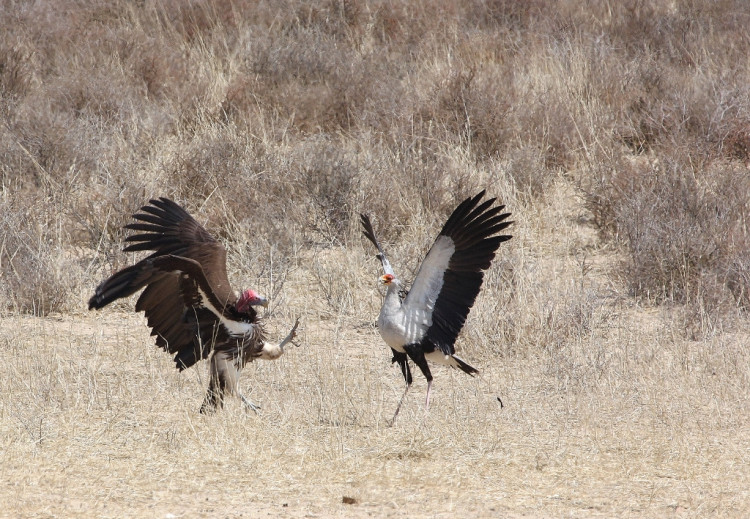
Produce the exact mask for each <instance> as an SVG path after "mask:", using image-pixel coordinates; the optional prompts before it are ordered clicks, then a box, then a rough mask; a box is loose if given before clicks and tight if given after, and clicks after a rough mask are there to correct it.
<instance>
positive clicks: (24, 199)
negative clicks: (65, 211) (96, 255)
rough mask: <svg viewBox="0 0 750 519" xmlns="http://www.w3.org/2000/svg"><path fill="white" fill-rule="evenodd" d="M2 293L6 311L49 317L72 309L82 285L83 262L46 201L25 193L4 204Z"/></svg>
mask: <svg viewBox="0 0 750 519" xmlns="http://www.w3.org/2000/svg"><path fill="white" fill-rule="evenodd" d="M0 215H2V222H1V224H0V270H1V271H2V276H0V294H2V299H3V301H4V304H3V306H2V308H1V310H2V311H8V310H12V311H15V312H23V313H31V314H34V315H46V314H48V313H49V312H54V311H62V310H71V309H73V308H75V307H76V306H77V304H78V301H71V300H70V296H71V294H73V293H76V292H77V290H78V289H79V288H80V286H81V284H82V281H83V280H82V279H81V277H80V276H78V275H76V274H77V272H79V266H80V262H79V261H78V260H77V258H76V257H75V254H74V253H73V251H70V250H69V249H68V248H67V247H66V244H67V243H68V242H69V237H68V236H66V230H65V229H64V228H63V227H62V226H61V222H60V220H59V219H58V218H57V215H56V214H55V209H54V205H53V204H50V200H49V199H45V197H43V196H35V195H32V194H26V195H25V196H18V195H16V196H15V197H13V198H10V197H3V198H2V200H0Z"/></svg>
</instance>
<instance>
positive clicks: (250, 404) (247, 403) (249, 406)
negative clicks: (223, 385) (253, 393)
mask: <svg viewBox="0 0 750 519" xmlns="http://www.w3.org/2000/svg"><path fill="white" fill-rule="evenodd" d="M240 399H242V403H243V404H245V408H247V409H252V410H253V411H255V413H256V414H257V413H259V412H260V406H259V405H258V404H254V403H253V402H251V401H250V400H248V399H247V398H245V395H243V394H242V393H240Z"/></svg>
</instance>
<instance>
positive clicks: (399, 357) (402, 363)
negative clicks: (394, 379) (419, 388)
mask: <svg viewBox="0 0 750 519" xmlns="http://www.w3.org/2000/svg"><path fill="white" fill-rule="evenodd" d="M391 351H392V352H393V358H392V359H391V362H398V365H399V367H400V368H401V373H402V374H403V375H404V380H405V381H406V385H407V386H411V382H412V378H411V369H410V368H409V357H408V356H407V355H406V353H402V352H400V351H396V350H394V349H393V348H391Z"/></svg>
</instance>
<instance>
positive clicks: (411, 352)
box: [404, 344, 432, 382]
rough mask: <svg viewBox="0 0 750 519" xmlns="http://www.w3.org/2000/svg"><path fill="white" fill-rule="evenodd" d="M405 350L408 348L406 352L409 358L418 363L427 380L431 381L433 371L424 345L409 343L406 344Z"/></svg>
mask: <svg viewBox="0 0 750 519" xmlns="http://www.w3.org/2000/svg"><path fill="white" fill-rule="evenodd" d="M404 350H406V354H407V355H408V356H409V358H410V359H411V360H412V361H413V362H414V364H416V365H417V367H418V368H419V369H420V371H422V374H423V375H424V378H426V379H427V382H430V381H431V380H432V373H431V372H430V367H429V366H428V365H427V359H426V358H425V356H424V350H423V349H422V346H421V345H420V344H409V345H407V346H404Z"/></svg>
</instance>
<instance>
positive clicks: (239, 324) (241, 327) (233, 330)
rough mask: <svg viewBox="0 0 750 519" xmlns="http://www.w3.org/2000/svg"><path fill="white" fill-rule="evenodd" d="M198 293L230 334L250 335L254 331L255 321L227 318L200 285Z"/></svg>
mask: <svg viewBox="0 0 750 519" xmlns="http://www.w3.org/2000/svg"><path fill="white" fill-rule="evenodd" d="M198 293H199V294H200V296H201V301H202V303H203V305H204V306H205V307H206V308H208V309H209V310H210V311H211V313H213V314H214V315H215V316H216V317H218V318H219V321H221V324H223V325H224V328H226V329H227V331H228V332H229V335H231V336H232V337H238V338H239V337H245V336H246V335H249V334H251V333H252V332H253V329H254V328H255V325H254V324H253V323H246V322H244V321H233V320H231V319H227V318H226V317H225V316H224V314H223V313H221V311H220V310H218V309H217V308H214V306H213V305H212V304H211V300H210V299H209V298H208V297H207V296H206V293H205V292H203V290H201V289H200V287H198Z"/></svg>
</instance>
